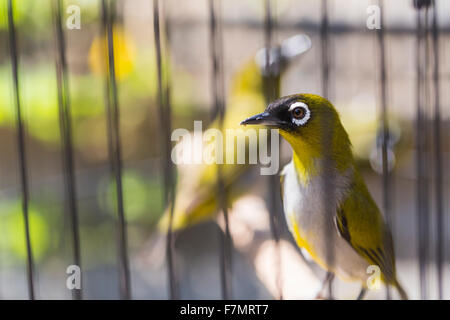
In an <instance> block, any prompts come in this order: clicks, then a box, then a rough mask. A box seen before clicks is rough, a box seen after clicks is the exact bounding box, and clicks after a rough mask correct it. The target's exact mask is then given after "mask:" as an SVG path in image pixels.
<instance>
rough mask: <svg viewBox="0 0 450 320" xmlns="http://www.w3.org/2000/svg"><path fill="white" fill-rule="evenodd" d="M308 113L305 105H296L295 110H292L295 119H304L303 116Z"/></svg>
mask: <svg viewBox="0 0 450 320" xmlns="http://www.w3.org/2000/svg"><path fill="white" fill-rule="evenodd" d="M305 114H306V110H305V108H303V107H296V108H294V110H292V116H293V117H294V118H295V119H303V117H304V116H305Z"/></svg>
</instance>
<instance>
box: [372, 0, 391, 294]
mask: <svg viewBox="0 0 450 320" xmlns="http://www.w3.org/2000/svg"><path fill="white" fill-rule="evenodd" d="M378 5H379V7H380V24H381V28H379V29H378V31H377V40H378V41H377V43H378V50H379V51H378V55H379V64H380V88H379V89H380V98H379V99H380V100H379V101H380V107H381V108H380V109H381V110H380V114H379V122H380V123H381V130H382V142H381V157H382V170H383V178H382V179H383V180H382V186H383V211H384V215H385V218H386V223H387V225H388V227H389V226H391V225H392V223H391V222H392V221H391V220H392V212H391V211H392V205H391V193H392V188H391V185H392V176H391V174H390V170H389V162H388V161H389V159H388V143H389V123H388V110H387V81H386V49H385V38H384V29H385V28H386V27H385V25H384V20H383V17H384V14H383V13H384V12H383V0H379V2H378ZM376 147H377V148H378V145H377V146H376ZM386 299H387V300H390V299H391V294H390V290H389V286H388V285H386Z"/></svg>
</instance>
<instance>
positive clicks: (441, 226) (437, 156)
mask: <svg viewBox="0 0 450 320" xmlns="http://www.w3.org/2000/svg"><path fill="white" fill-rule="evenodd" d="M433 54H434V69H433V82H434V119H433V120H434V121H433V128H434V176H435V177H434V179H435V180H434V182H435V192H436V194H435V196H436V228H437V230H436V231H437V232H436V237H437V247H436V269H437V282H438V298H439V299H440V300H442V299H443V298H444V284H443V280H444V279H443V278H444V270H443V264H444V241H445V221H444V204H443V188H442V177H443V168H442V148H441V141H442V138H441V94H440V89H439V85H440V81H439V27H438V18H437V3H436V1H433Z"/></svg>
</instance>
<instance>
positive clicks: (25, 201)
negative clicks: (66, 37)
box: [8, 0, 35, 300]
mask: <svg viewBox="0 0 450 320" xmlns="http://www.w3.org/2000/svg"><path fill="white" fill-rule="evenodd" d="M8 37H9V50H10V55H11V67H12V78H13V87H14V103H15V108H16V127H17V144H18V152H19V166H20V187H21V191H22V212H23V219H24V225H25V244H26V250H27V285H28V297H29V299H31V300H34V298H35V291H34V265H33V251H32V247H31V239H30V223H29V216H28V213H29V212H28V210H29V186H28V173H27V155H26V145H25V125H24V120H23V115H22V105H21V101H20V88H19V71H18V69H19V61H18V60H19V57H18V49H17V34H16V26H15V24H14V6H13V3H12V0H8Z"/></svg>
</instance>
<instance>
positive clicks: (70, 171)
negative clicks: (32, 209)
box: [52, 0, 82, 300]
mask: <svg viewBox="0 0 450 320" xmlns="http://www.w3.org/2000/svg"><path fill="white" fill-rule="evenodd" d="M52 10H53V16H54V22H55V33H56V49H57V52H56V75H57V84H58V105H59V122H60V131H61V137H62V149H63V154H62V160H63V168H64V180H65V187H66V190H65V197H66V201H67V205H68V212H69V217H70V222H71V231H72V245H73V262H74V263H75V265H77V266H78V267H80V268H81V254H80V236H79V225H78V208H77V202H76V199H77V196H76V194H77V190H76V180H75V173H74V154H73V142H72V115H71V107H70V92H69V79H68V71H67V60H66V43H65V36H64V31H63V28H62V21H61V20H62V18H61V0H53V1H52ZM72 298H73V299H75V300H80V299H81V298H82V290H81V289H75V290H72Z"/></svg>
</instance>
